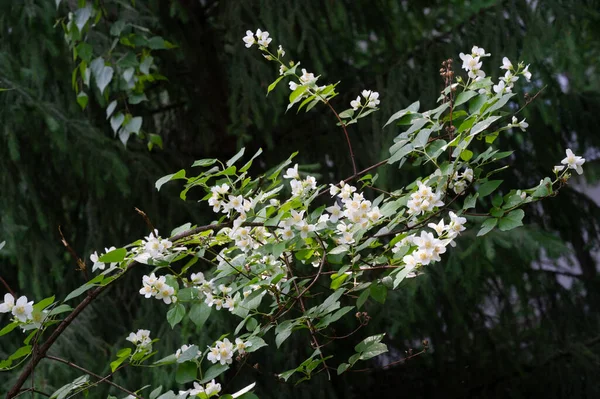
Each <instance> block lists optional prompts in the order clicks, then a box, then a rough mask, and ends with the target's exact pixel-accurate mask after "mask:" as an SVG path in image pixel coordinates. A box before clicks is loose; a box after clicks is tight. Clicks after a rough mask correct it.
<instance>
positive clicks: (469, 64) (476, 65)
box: [459, 46, 490, 82]
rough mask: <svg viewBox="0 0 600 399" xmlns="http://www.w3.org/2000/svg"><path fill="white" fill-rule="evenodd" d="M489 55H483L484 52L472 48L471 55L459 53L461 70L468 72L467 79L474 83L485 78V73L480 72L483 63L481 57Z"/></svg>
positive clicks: (480, 49)
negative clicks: (461, 62)
mask: <svg viewBox="0 0 600 399" xmlns="http://www.w3.org/2000/svg"><path fill="white" fill-rule="evenodd" d="M489 56H490V54H489V53H487V54H486V53H485V50H484V49H482V48H480V47H477V46H473V48H472V49H471V54H464V53H460V54H459V57H460V59H461V60H462V61H463V64H462V68H463V69H464V70H465V71H467V72H468V75H469V78H471V79H474V80H475V81H476V82H477V81H479V80H481V79H483V78H485V72H483V71H482V70H481V66H482V65H483V62H482V61H481V57H489Z"/></svg>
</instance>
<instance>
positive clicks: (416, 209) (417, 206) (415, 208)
mask: <svg viewBox="0 0 600 399" xmlns="http://www.w3.org/2000/svg"><path fill="white" fill-rule="evenodd" d="M417 187H418V188H417V191H415V192H414V193H412V194H411V195H410V200H408V203H407V204H406V205H407V206H408V214H409V215H413V216H419V215H421V214H425V213H427V212H431V211H433V210H434V209H435V208H437V207H440V206H444V202H443V201H442V200H441V193H440V192H435V193H434V192H433V190H432V189H431V187H429V186H427V185H426V184H423V183H422V182H421V181H417Z"/></svg>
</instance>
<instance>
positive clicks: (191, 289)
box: [0, 19, 585, 399]
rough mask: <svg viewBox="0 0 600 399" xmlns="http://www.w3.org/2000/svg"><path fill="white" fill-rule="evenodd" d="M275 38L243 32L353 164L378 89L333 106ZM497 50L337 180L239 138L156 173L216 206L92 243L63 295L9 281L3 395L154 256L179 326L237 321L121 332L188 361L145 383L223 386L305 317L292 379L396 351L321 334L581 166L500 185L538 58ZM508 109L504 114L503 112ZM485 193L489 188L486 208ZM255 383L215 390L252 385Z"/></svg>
mask: <svg viewBox="0 0 600 399" xmlns="http://www.w3.org/2000/svg"><path fill="white" fill-rule="evenodd" d="M75 21H77V19H75ZM272 41H273V38H271V37H270V35H269V33H268V32H265V31H262V30H260V29H259V30H257V31H256V32H253V31H247V32H246V36H245V37H243V43H244V44H245V47H246V48H249V49H252V48H254V46H255V45H256V47H258V51H259V52H260V53H261V54H262V55H263V56H264V58H265V59H267V60H268V61H269V62H274V63H275V64H276V66H277V70H278V72H279V76H278V77H277V78H276V79H275V81H274V82H273V83H272V84H271V85H269V87H268V89H267V91H268V92H270V91H272V90H274V89H275V88H276V86H277V85H278V83H279V82H280V81H282V80H283V79H288V87H289V89H290V90H291V93H290V94H289V105H288V108H287V109H288V110H289V109H291V108H292V107H295V106H297V109H298V111H300V110H302V109H303V108H304V109H305V111H306V112H308V111H309V110H311V109H312V108H313V107H315V106H316V105H319V104H324V105H325V106H327V107H328V108H329V109H330V110H331V111H332V113H333V115H334V116H335V118H336V119H337V122H338V125H339V126H340V127H341V131H340V134H344V136H345V138H346V142H347V145H348V152H349V155H350V157H351V160H352V162H353V165H354V151H353V149H352V145H351V141H350V138H349V136H348V132H347V130H346V127H347V126H348V125H350V124H353V123H357V122H358V120H359V119H361V118H363V117H366V116H368V115H369V114H370V113H372V112H375V111H377V110H378V108H377V106H378V105H379V104H380V101H382V100H380V96H379V93H377V92H375V91H372V90H363V91H362V92H361V93H360V94H359V95H357V97H356V99H355V100H352V101H351V102H350V108H348V109H346V110H344V111H342V112H339V113H338V112H337V111H336V110H335V108H334V107H333V104H331V100H332V99H333V98H334V97H336V96H337V94H338V93H337V92H336V86H337V83H336V84H325V85H322V86H319V85H318V84H317V81H318V80H319V78H320V77H319V76H315V75H314V73H311V72H308V71H307V69H301V73H300V72H297V70H298V67H299V65H300V63H298V62H294V61H288V60H286V59H285V57H286V52H285V50H284V49H283V47H282V46H279V47H278V49H277V51H274V52H272V51H271V50H270V49H269V46H270V45H271V43H272ZM489 55H490V54H486V53H485V51H484V49H482V48H479V47H477V46H475V47H473V48H472V50H471V53H470V54H463V53H461V54H460V55H459V57H460V59H461V60H462V62H463V64H462V69H464V70H465V71H466V72H467V76H466V77H460V76H457V77H456V78H455V72H454V70H453V68H452V65H453V62H452V60H447V61H444V63H443V64H442V66H443V68H442V69H441V71H440V73H441V76H442V77H443V79H444V82H445V87H444V89H443V91H442V93H441V95H440V97H439V100H438V103H440V104H439V105H438V106H437V107H436V108H434V109H432V110H428V111H421V105H420V104H419V103H418V102H415V103H413V104H411V105H409V106H408V107H407V108H405V109H403V110H400V111H398V112H396V113H395V114H393V115H392V116H391V117H390V118H389V120H388V122H387V123H386V126H389V125H394V126H400V127H405V129H402V130H401V131H400V132H399V133H398V135H397V136H396V138H395V139H394V143H393V144H392V145H391V147H390V149H389V153H390V157H389V158H387V159H385V160H382V161H381V162H379V163H377V164H375V165H372V166H371V167H369V168H366V169H365V170H363V171H357V170H356V167H354V173H353V175H352V176H349V177H347V178H345V179H344V180H341V181H339V183H337V184H330V185H328V186H327V185H325V184H322V183H320V182H318V181H317V180H316V178H315V177H313V176H310V175H307V174H305V173H303V172H301V171H300V170H299V165H298V164H294V166H291V165H292V159H293V158H294V156H295V155H296V154H292V155H291V156H290V157H289V158H288V159H287V160H286V161H285V162H283V163H282V164H280V165H277V166H275V167H273V168H272V169H270V170H269V171H268V172H267V173H265V174H263V175H260V176H252V175H251V174H250V172H249V171H250V168H251V166H252V163H253V160H254V159H255V158H256V157H258V156H260V153H261V151H258V152H257V153H256V154H255V155H254V156H253V157H252V158H251V159H250V160H248V161H247V162H245V163H243V164H242V163H240V160H241V158H242V157H243V156H244V150H243V149H242V150H241V151H240V152H239V153H238V154H236V155H235V156H234V157H233V158H231V159H229V160H228V161H226V162H222V161H220V160H217V159H201V160H198V161H196V162H194V164H193V165H191V166H192V168H196V169H195V170H200V172H197V174H196V175H194V176H189V174H188V172H186V171H185V170H181V171H179V172H176V173H174V174H171V175H168V176H165V177H163V178H161V179H159V180H158V181H157V182H156V188H157V189H160V188H161V187H162V186H163V185H164V184H166V183H167V182H170V181H175V180H181V181H182V183H183V189H182V191H181V194H180V196H181V198H182V199H184V200H185V199H186V197H187V193H188V192H189V191H190V190H194V191H200V192H201V193H203V194H205V195H204V197H203V199H202V200H201V202H202V205H203V206H208V207H210V208H212V211H213V212H214V220H213V221H212V222H211V223H210V224H206V225H202V226H192V224H191V223H188V224H186V225H183V226H181V227H179V228H177V229H175V230H174V231H172V232H171V234H169V238H162V237H161V236H160V235H159V232H158V231H156V230H154V231H152V232H151V233H150V234H149V235H148V236H147V237H145V238H144V239H142V240H138V241H135V242H133V243H132V244H129V245H126V246H124V247H121V248H114V247H111V248H108V249H105V253H104V254H102V255H98V254H97V252H94V253H93V254H92V255H91V257H90V260H91V261H92V271H93V272H94V273H96V275H95V276H94V277H93V278H92V279H91V280H90V281H88V282H87V283H86V284H84V285H83V286H81V287H79V288H77V289H76V290H74V291H73V292H72V293H71V294H69V295H68V296H67V297H66V298H65V299H64V300H62V301H55V298H54V297H50V298H46V299H43V300H41V301H40V302H39V303H37V304H34V303H33V302H32V301H30V302H28V300H27V298H26V297H24V296H22V297H20V298H18V299H17V300H16V302H15V297H14V296H13V295H12V294H6V295H5V296H4V302H3V303H1V304H0V312H3V313H10V314H11V315H12V319H11V321H10V323H9V324H7V325H6V326H4V328H3V329H2V330H1V331H0V336H1V335H5V334H7V333H9V332H11V331H12V330H15V329H17V328H20V329H22V330H23V331H27V330H33V331H32V332H30V333H29V335H28V336H27V337H26V338H25V341H24V346H23V347H21V348H19V349H17V350H16V352H15V353H14V354H13V355H12V356H10V357H9V358H8V359H6V360H4V361H3V362H2V363H0V367H1V368H2V369H4V370H15V369H18V368H19V367H20V366H21V365H22V364H23V363H25V362H26V361H27V359H29V361H28V363H27V365H26V366H25V368H24V369H23V370H22V371H21V374H20V376H19V378H18V379H17V382H16V384H15V386H14V387H13V389H12V390H11V392H9V394H8V397H9V398H11V397H15V396H16V395H18V394H19V393H20V392H22V391H23V390H24V389H23V388H22V387H23V383H24V382H25V380H26V379H27V378H28V377H29V376H30V375H31V373H32V372H33V370H34V369H35V367H36V365H37V364H38V362H39V361H40V360H41V359H42V358H44V357H48V358H52V357H49V356H48V355H47V351H48V349H49V348H50V346H51V345H52V344H53V343H54V341H55V340H56V339H57V338H58V336H59V335H60V334H61V333H62V332H63V331H64V329H65V328H66V327H67V326H68V325H69V324H70V323H71V322H72V321H73V319H74V318H76V317H77V316H78V315H79V314H80V313H81V311H82V310H83V309H84V308H85V307H86V306H87V305H88V304H89V303H90V302H91V301H93V300H94V299H95V298H96V297H97V296H98V295H100V294H101V293H102V292H103V291H104V290H105V289H106V288H107V287H108V286H110V285H112V284H116V283H117V282H118V280H120V279H121V278H122V277H123V275H125V274H126V273H127V272H128V271H129V270H130V269H132V268H134V267H136V268H143V269H144V270H145V271H147V272H146V273H145V275H144V276H143V278H142V281H140V289H139V294H140V298H141V297H143V299H151V298H155V299H157V300H160V301H162V302H163V303H164V306H168V307H169V311H168V313H167V322H168V323H169V324H170V325H171V327H172V328H175V327H176V326H177V325H178V324H179V323H181V321H182V320H183V319H184V318H189V319H190V320H191V321H192V322H193V323H195V325H196V326H198V327H202V325H203V324H204V323H205V322H206V321H207V319H209V318H210V315H211V313H212V312H213V311H227V312H230V313H232V314H233V315H235V316H236V317H237V318H239V325H238V326H237V328H236V329H235V330H234V331H223V335H222V336H220V337H213V339H214V341H213V342H214V343H213V344H212V345H210V346H208V347H206V348H200V347H198V346H197V345H194V344H190V343H188V344H185V345H182V346H181V347H180V349H178V350H177V351H176V352H175V353H174V354H165V355H166V356H165V357H163V358H162V359H160V360H156V359H155V355H156V354H157V353H161V352H164V351H163V350H161V347H160V341H159V339H158V338H155V339H151V333H150V331H148V330H143V329H142V330H138V331H137V332H135V333H133V332H132V333H131V334H129V336H128V337H127V338H126V340H127V341H129V342H130V343H131V344H133V345H134V348H133V349H132V348H130V347H128V348H123V349H121V350H119V351H118V352H117V354H116V359H114V360H112V362H111V363H110V366H111V370H112V372H113V373H114V372H117V371H118V370H120V369H121V368H123V367H126V366H130V367H135V366H142V365H152V366H155V367H179V369H180V370H185V374H183V373H182V377H181V378H179V379H178V382H179V383H181V385H182V386H181V390H179V391H178V392H177V393H175V392H173V391H168V392H165V393H162V391H161V389H160V388H156V387H152V389H154V390H153V391H152V392H151V393H148V395H149V397H150V398H157V397H158V398H163V399H166V398H186V397H199V398H209V397H213V396H219V395H221V390H222V387H221V385H220V384H219V383H217V382H216V379H217V378H219V376H220V375H221V374H223V373H224V372H225V371H226V370H228V368H229V367H230V365H232V364H234V363H235V362H239V361H241V360H242V359H244V358H247V357H250V356H252V353H253V352H255V351H258V350H267V348H269V349H271V350H274V348H273V346H275V348H279V347H280V346H281V345H282V344H283V343H284V342H285V341H286V340H287V339H288V338H289V337H290V336H291V335H292V334H294V333H296V332H297V331H301V330H307V331H308V333H309V335H310V345H311V347H312V348H313V349H314V352H313V353H312V355H311V356H310V357H309V358H308V359H306V361H304V362H302V363H301V364H299V365H298V366H297V367H296V368H293V369H291V370H287V371H283V370H282V371H281V373H280V374H279V376H280V378H282V379H283V380H286V381H287V380H289V379H291V378H298V379H300V380H301V379H307V378H310V377H311V376H312V375H314V374H316V373H319V372H325V373H327V374H330V373H331V372H332V371H333V372H336V373H338V374H341V373H344V372H346V371H347V370H349V369H351V368H353V367H354V366H355V365H356V363H357V362H359V361H365V360H368V359H371V358H373V357H375V356H378V355H380V354H382V353H385V352H387V350H388V349H387V346H386V344H384V343H383V342H382V341H383V338H384V335H385V333H384V332H382V333H381V334H377V335H374V336H369V337H364V339H362V341H361V342H360V343H359V344H358V345H356V347H355V349H356V353H355V354H354V355H353V356H351V357H350V358H349V359H338V358H336V357H335V354H333V353H328V352H327V348H326V347H325V345H323V343H322V342H320V338H319V337H320V334H321V333H322V332H323V333H324V332H326V330H328V329H331V327H332V326H333V325H334V324H335V323H336V322H338V321H339V320H340V319H342V318H344V317H347V316H348V315H349V314H351V312H354V313H355V318H356V320H355V324H356V328H355V330H354V331H353V333H351V334H348V336H349V335H352V334H361V331H360V330H361V328H362V327H363V326H365V325H366V324H367V323H368V321H369V316H368V314H366V313H365V312H361V311H360V309H361V308H362V306H363V305H364V304H365V302H367V301H369V300H374V301H376V302H380V303H384V302H385V300H386V296H387V292H388V290H396V289H401V288H402V284H403V282H404V284H410V282H408V283H406V282H405V280H406V279H407V278H411V277H416V276H418V275H420V274H422V273H423V272H424V270H425V269H426V267H427V266H428V265H430V264H432V263H434V262H439V261H441V259H442V256H443V255H444V254H445V253H446V252H448V251H451V250H452V247H453V246H455V245H456V244H455V240H456V239H457V238H458V236H459V235H460V234H461V233H462V232H463V231H465V230H466V229H467V228H478V233H477V235H478V236H481V235H485V234H487V233H489V232H490V231H491V230H493V229H495V228H498V229H499V230H502V231H506V230H510V229H513V228H515V227H518V226H521V225H522V219H523V217H524V211H523V210H522V209H521V208H522V207H523V206H524V205H525V204H528V203H531V202H535V201H539V200H541V199H543V198H546V197H548V196H551V195H555V194H556V192H557V191H558V190H559V189H560V187H561V186H562V185H563V184H565V182H566V181H567V180H568V179H569V178H570V176H571V174H570V170H571V169H573V170H575V171H576V172H577V173H579V174H581V173H582V165H583V164H584V162H585V160H584V159H583V158H581V157H579V156H576V155H574V154H573V152H572V151H571V150H570V149H567V150H566V158H565V159H563V160H562V161H561V165H559V166H556V167H555V168H554V171H553V175H554V176H553V177H552V178H551V177H544V178H543V179H542V180H541V181H540V183H539V184H538V185H536V186H535V187H530V188H520V189H508V188H506V187H502V189H500V187H501V184H502V180H499V179H495V178H494V176H495V175H497V174H498V173H500V172H501V171H502V170H503V169H505V168H506V167H508V166H507V165H500V161H501V160H502V159H506V158H508V157H511V156H513V153H512V151H504V152H500V151H499V150H498V149H495V148H494V147H493V144H494V142H495V140H496V138H497V137H498V136H499V135H500V134H502V133H503V132H505V131H507V130H510V129H521V130H523V131H524V130H525V129H526V128H527V127H528V124H527V123H526V122H525V120H524V119H523V120H521V121H519V119H518V118H517V116H513V115H510V114H509V113H508V112H507V111H505V110H504V109H505V108H506V104H507V103H508V101H510V99H511V98H512V97H513V96H514V95H515V93H514V92H513V90H515V84H516V82H518V81H519V79H520V77H523V78H524V80H526V81H528V82H529V81H530V80H531V78H532V75H531V73H530V72H529V65H527V66H525V65H524V63H522V62H520V63H518V64H517V66H516V67H515V66H514V65H513V64H512V62H511V61H510V60H508V59H507V58H506V57H505V58H504V59H503V64H502V66H501V67H500V69H504V70H506V73H505V74H504V76H503V77H501V78H500V80H499V81H498V82H497V83H494V82H493V81H492V79H491V77H488V76H487V75H486V73H485V72H484V70H483V59H484V57H487V56H489ZM109 107H110V106H109ZM109 116H110V115H109ZM504 118H510V120H509V122H508V123H506V121H505V119H504ZM476 140H477V141H481V142H482V144H484V145H485V149H484V150H478V149H473V146H472V144H473V143H474V142H475V141H476ZM407 162H409V163H412V164H413V165H422V166H423V168H422V170H423V171H428V173H427V174H425V175H423V176H422V177H420V178H419V179H417V180H416V181H414V182H412V183H411V184H409V185H407V186H406V187H398V188H396V189H394V190H393V191H391V192H382V191H375V192H376V193H377V194H378V195H377V196H376V197H375V198H372V199H368V198H370V197H367V196H366V195H365V191H366V190H370V189H372V188H376V187H375V181H376V176H372V175H371V174H370V172H371V171H374V170H375V169H376V168H379V167H383V166H384V165H394V164H398V167H402V166H403V165H404V164H405V163H407ZM485 197H490V198H491V201H490V202H491V207H490V208H489V209H487V210H484V208H485V207H487V206H488V205H487V204H488V203H489V202H488V201H486V200H483V199H484V198H485ZM323 203H324V204H323ZM474 208H478V213H477V216H473V215H470V210H471V209H474ZM107 264H109V265H110V266H109V267H108V268H106V265H107ZM373 271H378V273H373ZM322 286H325V287H327V289H326V293H325V294H326V295H325V296H324V298H325V299H319V297H316V296H315V295H314V294H315V293H316V292H319V291H320V290H321V291H322V288H317V287H322ZM84 294H85V295H86V297H85V299H83V300H82V301H81V302H80V303H79V304H78V305H77V307H76V308H74V309H73V308H71V306H70V305H69V304H68V303H69V302H70V301H72V300H74V299H76V298H78V297H80V296H81V295H84ZM65 314H66V316H65ZM34 337H35V338H36V339H35V340H33V341H32V339H33V338H34ZM337 338H340V339H341V338H343V337H337ZM32 342H33V344H32ZM34 346H35V347H36V349H35V350H34ZM54 359H55V360H56V358H54ZM59 361H61V360H60V359H59ZM78 367H79V366H78ZM80 369H81V368H80ZM91 377H94V378H95V375H94V374H93V373H91V372H88V373H87V375H86V376H85V377H82V378H79V379H77V380H75V381H73V382H71V383H69V384H67V385H65V386H64V387H62V388H61V389H60V390H59V391H57V392H55V393H54V394H52V395H50V396H51V397H65V396H66V395H67V394H72V393H76V392H80V391H84V390H88V389H91V388H93V386H95V385H96V384H97V382H92V381H90V378H91ZM96 377H97V376H96ZM148 383H152V381H148ZM112 385H113V387H115V386H114V384H112ZM253 387H254V384H252V385H250V386H248V387H245V388H243V389H242V390H241V391H239V392H237V393H235V394H233V395H222V396H221V397H228V398H229V397H234V398H235V397H243V395H245V394H246V393H247V392H249V391H250V390H251V389H253ZM115 388H116V389H120V390H121V391H123V392H125V393H128V394H129V395H131V396H133V397H138V398H139V397H142V395H146V393H145V392H141V391H140V390H133V391H132V390H130V389H129V388H125V387H120V386H116V387H115Z"/></svg>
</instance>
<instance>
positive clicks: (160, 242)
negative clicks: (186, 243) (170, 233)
mask: <svg viewBox="0 0 600 399" xmlns="http://www.w3.org/2000/svg"><path fill="white" fill-rule="evenodd" d="M185 249H186V248H185V247H177V248H173V243H172V242H171V241H169V240H167V239H166V238H161V237H160V236H159V235H158V230H154V231H153V232H152V233H150V235H148V237H144V239H143V240H142V242H141V245H140V247H138V248H137V250H136V255H135V257H134V260H135V261H137V262H139V263H144V264H148V262H149V261H150V260H151V259H152V260H157V261H160V260H164V259H165V258H166V256H167V255H169V254H171V253H172V252H173V251H183V250H185Z"/></svg>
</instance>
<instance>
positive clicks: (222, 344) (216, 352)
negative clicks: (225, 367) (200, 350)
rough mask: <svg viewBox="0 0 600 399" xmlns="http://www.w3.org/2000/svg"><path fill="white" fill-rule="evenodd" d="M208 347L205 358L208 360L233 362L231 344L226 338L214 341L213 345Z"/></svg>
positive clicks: (223, 362)
mask: <svg viewBox="0 0 600 399" xmlns="http://www.w3.org/2000/svg"><path fill="white" fill-rule="evenodd" d="M209 349H210V351H209V352H208V355H207V356H206V358H207V359H208V360H209V361H210V362H213V363H217V362H219V363H221V364H231V363H232V362H233V344H232V343H231V342H229V340H228V339H227V338H225V339H223V341H217V342H215V346H214V347H209Z"/></svg>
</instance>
